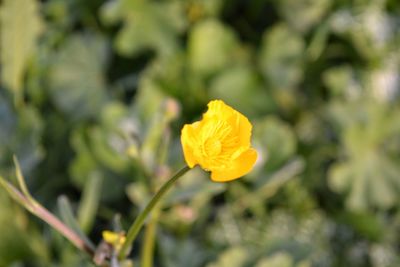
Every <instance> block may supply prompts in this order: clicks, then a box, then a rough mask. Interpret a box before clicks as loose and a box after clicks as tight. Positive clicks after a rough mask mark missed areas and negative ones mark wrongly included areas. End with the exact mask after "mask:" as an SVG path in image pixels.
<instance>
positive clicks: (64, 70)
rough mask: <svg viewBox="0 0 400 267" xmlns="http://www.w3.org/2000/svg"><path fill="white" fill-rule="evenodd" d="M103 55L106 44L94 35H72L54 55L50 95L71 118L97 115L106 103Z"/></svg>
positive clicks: (104, 56)
mask: <svg viewBox="0 0 400 267" xmlns="http://www.w3.org/2000/svg"><path fill="white" fill-rule="evenodd" d="M106 55H107V52H106V44H105V41H104V40H103V39H102V38H100V37H99V36H94V35H75V36H71V37H70V38H69V39H67V41H66V43H65V44H64V45H63V46H62V47H61V49H60V51H59V52H58V53H57V54H56V55H55V62H54V66H53V67H52V69H51V72H50V94H51V97H52V99H53V101H54V103H55V105H56V106H57V107H58V108H59V109H60V110H61V111H63V112H64V113H66V114H67V115H68V116H70V117H71V118H72V119H75V120H77V119H84V118H90V117H93V116H96V115H97V114H98V113H99V111H100V109H101V108H102V106H103V105H104V103H105V101H106V100H107V94H106V85H105V81H104V68H105V63H106Z"/></svg>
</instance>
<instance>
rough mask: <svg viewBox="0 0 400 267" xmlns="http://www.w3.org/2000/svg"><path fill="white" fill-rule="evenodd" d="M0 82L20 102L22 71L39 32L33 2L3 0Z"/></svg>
mask: <svg viewBox="0 0 400 267" xmlns="http://www.w3.org/2000/svg"><path fill="white" fill-rule="evenodd" d="M0 25H1V31H0V40H1V41H0V61H1V65H2V69H1V79H2V81H3V82H4V85H5V86H6V88H9V89H10V90H11V91H13V92H14V95H15V100H16V103H19V102H20V101H21V100H22V89H23V80H24V72H25V70H26V67H27V63H28V60H29V58H30V57H31V56H32V54H33V52H34V51H35V45H36V41H37V38H38V37H39V35H40V33H41V32H42V29H43V22H42V19H41V17H40V14H39V3H38V2H37V1H36V0H4V1H3V3H2V6H1V9H0Z"/></svg>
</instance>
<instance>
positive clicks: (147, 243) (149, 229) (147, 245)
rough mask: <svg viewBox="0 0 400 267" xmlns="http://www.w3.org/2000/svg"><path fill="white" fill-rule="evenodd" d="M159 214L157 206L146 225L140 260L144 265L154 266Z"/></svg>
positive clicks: (147, 266)
mask: <svg viewBox="0 0 400 267" xmlns="http://www.w3.org/2000/svg"><path fill="white" fill-rule="evenodd" d="M159 215H160V209H159V208H158V207H157V208H155V209H154V211H153V214H151V216H150V221H149V223H148V224H147V226H146V230H145V233H144V240H143V248H142V256H141V261H140V263H141V265H142V267H152V266H153V253H154V245H155V237H156V231H157V224H158V217H159Z"/></svg>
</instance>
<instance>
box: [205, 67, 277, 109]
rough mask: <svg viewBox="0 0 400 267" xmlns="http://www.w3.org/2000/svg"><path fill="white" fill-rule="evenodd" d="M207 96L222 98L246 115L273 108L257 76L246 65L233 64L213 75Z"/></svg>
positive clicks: (269, 97)
mask: <svg viewBox="0 0 400 267" xmlns="http://www.w3.org/2000/svg"><path fill="white" fill-rule="evenodd" d="M255 95H256V96H257V97H254V96H255ZM209 96H210V98H211V99H223V100H224V101H226V102H227V103H228V104H230V105H232V106H233V107H235V108H237V109H238V110H240V111H241V112H242V113H243V114H245V115H247V116H256V115H259V114H262V113H265V112H267V111H270V110H272V109H273V108H274V103H273V102H272V100H271V96H270V95H269V94H268V92H267V91H266V90H264V88H262V84H261V80H260V78H259V76H257V74H256V72H255V70H254V69H252V68H250V67H248V66H234V67H232V68H228V69H226V70H225V71H223V72H222V73H221V74H220V75H218V76H217V77H215V79H213V81H212V83H211V86H210V90H209Z"/></svg>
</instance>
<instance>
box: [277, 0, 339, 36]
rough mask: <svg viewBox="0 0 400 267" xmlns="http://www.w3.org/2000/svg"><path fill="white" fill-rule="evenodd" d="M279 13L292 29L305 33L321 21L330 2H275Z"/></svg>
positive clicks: (285, 0)
mask: <svg viewBox="0 0 400 267" xmlns="http://www.w3.org/2000/svg"><path fill="white" fill-rule="evenodd" d="M274 2H276V3H277V5H278V11H279V13H280V14H281V15H282V16H283V17H284V19H285V20H286V21H287V22H288V23H289V24H290V26H291V27H293V28H294V29H296V30H298V31H301V32H307V31H309V30H310V28H311V27H313V26H314V25H316V24H318V23H320V22H321V20H323V16H324V15H325V13H326V12H327V11H328V9H329V8H330V6H331V5H332V2H333V1H332V0H275V1H274ZM294 11H295V12H294Z"/></svg>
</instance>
